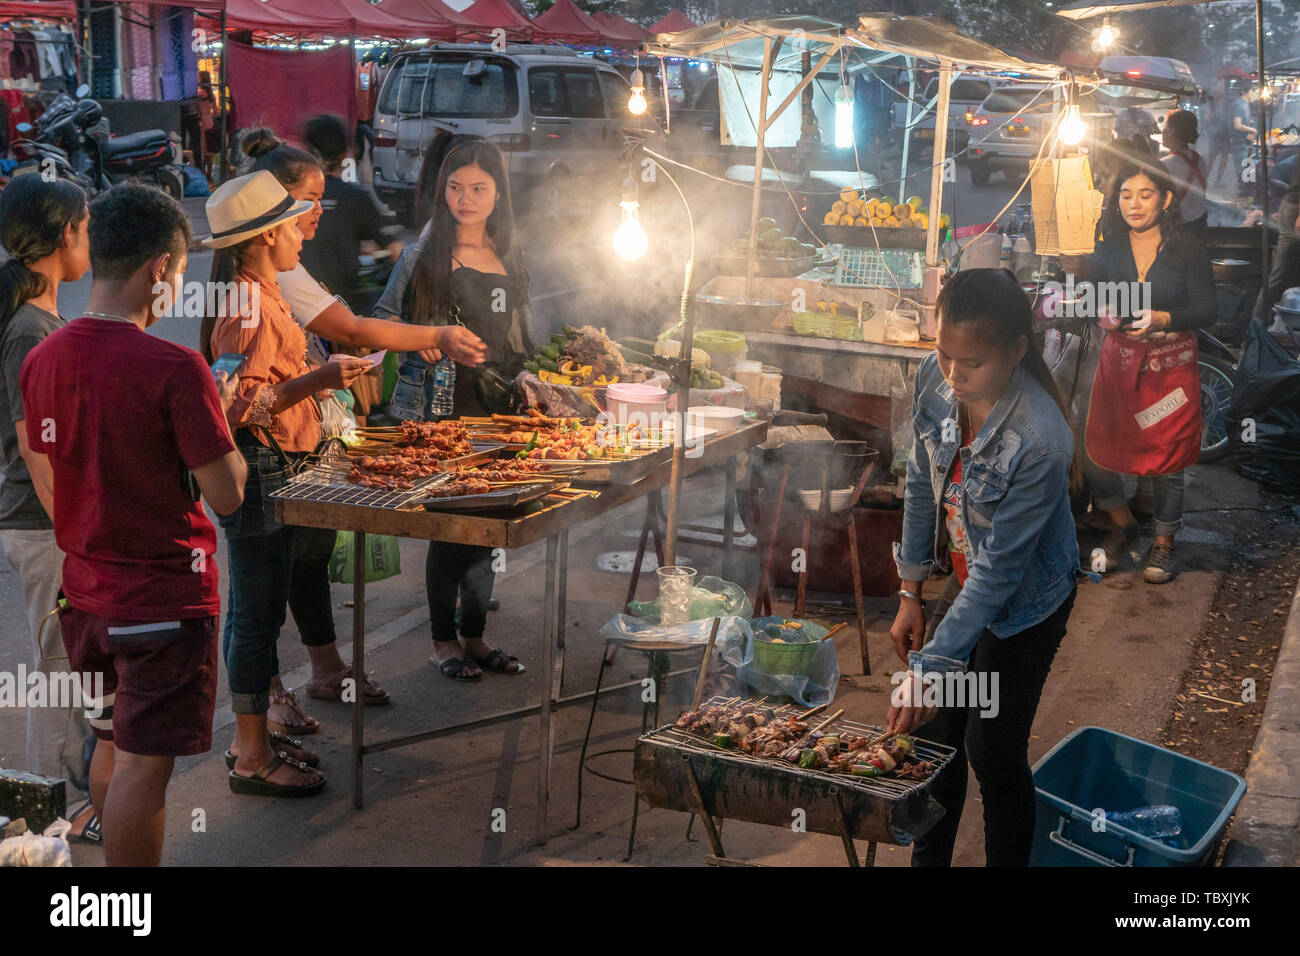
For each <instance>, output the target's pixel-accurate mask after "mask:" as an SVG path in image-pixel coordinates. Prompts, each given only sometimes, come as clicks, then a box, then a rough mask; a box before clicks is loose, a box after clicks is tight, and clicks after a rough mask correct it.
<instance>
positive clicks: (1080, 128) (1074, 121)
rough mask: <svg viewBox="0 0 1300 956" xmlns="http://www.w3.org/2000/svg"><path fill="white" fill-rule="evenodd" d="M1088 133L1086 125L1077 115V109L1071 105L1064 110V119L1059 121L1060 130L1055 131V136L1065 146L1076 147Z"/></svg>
mask: <svg viewBox="0 0 1300 956" xmlns="http://www.w3.org/2000/svg"><path fill="white" fill-rule="evenodd" d="M1087 133H1088V124H1087V123H1085V122H1084V121H1083V117H1082V116H1080V115H1079V107H1077V106H1075V105H1073V104H1071V105H1070V106H1068V107H1066V109H1065V119H1063V120H1061V128H1060V129H1059V130H1058V131H1057V134H1056V135H1057V136H1059V137H1060V139H1061V142H1062V143H1064V144H1065V145H1066V146H1078V145H1079V144H1080V143H1082V142H1083V137H1084V136H1086V135H1087Z"/></svg>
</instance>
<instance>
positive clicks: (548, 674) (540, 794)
mask: <svg viewBox="0 0 1300 956" xmlns="http://www.w3.org/2000/svg"><path fill="white" fill-rule="evenodd" d="M558 550H559V535H557V534H552V535H547V538H546V597H545V599H544V601H543V604H542V607H543V611H542V705H541V717H542V720H541V727H540V734H539V736H540V742H539V746H538V751H539V752H538V755H537V842H538V843H545V842H546V804H547V800H548V798H549V796H550V793H549V790H550V778H551V749H552V745H553V743H554V740H553V730H552V728H551V705H552V703H553V701H554V697H555V611H556V599H555V565H556V551H558Z"/></svg>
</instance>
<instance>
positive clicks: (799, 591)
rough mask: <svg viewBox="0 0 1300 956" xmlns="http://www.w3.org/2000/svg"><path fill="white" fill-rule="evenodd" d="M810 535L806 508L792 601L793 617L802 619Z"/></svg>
mask: <svg viewBox="0 0 1300 956" xmlns="http://www.w3.org/2000/svg"><path fill="white" fill-rule="evenodd" d="M811 533H812V512H810V511H809V510H808V509H807V508H805V509H804V512H803V537H801V538H800V539H799V550H800V552H801V553H802V554H803V561H802V564H801V567H802V568H803V570H802V571H800V572H799V579H798V582H797V584H796V587H795V599H794V616H795V617H803V615H804V599H805V598H806V597H807V594H808V541H809V538H810V537H811Z"/></svg>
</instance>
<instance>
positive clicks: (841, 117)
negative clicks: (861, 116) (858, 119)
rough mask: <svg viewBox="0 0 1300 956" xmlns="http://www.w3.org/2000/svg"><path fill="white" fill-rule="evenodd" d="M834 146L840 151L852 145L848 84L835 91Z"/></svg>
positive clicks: (851, 116) (850, 97)
mask: <svg viewBox="0 0 1300 956" xmlns="http://www.w3.org/2000/svg"><path fill="white" fill-rule="evenodd" d="M835 145H836V146H837V147H838V148H840V149H847V148H848V147H850V146H852V145H853V90H852V88H851V87H850V86H849V84H848V83H844V84H841V86H840V88H839V89H838V90H836V91H835Z"/></svg>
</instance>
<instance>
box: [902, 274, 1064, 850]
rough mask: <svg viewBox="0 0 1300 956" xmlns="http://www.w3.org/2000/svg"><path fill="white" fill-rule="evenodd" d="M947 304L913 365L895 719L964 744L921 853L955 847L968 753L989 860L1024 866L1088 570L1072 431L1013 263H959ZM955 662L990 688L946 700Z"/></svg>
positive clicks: (946, 776) (937, 787)
mask: <svg viewBox="0 0 1300 956" xmlns="http://www.w3.org/2000/svg"><path fill="white" fill-rule="evenodd" d="M937 309H938V315H939V327H938V343H937V348H936V350H935V354H934V355H932V356H929V357H927V358H926V359H925V361H923V362H922V363H921V366H920V368H918V369H917V373H916V383H915V387H914V392H913V398H912V428H913V439H914V442H913V445H912V453H911V456H910V458H909V459H908V463H907V478H906V482H905V492H904V510H903V535H902V538H903V540H902V542H901V543H900V544H898V545H895V554H894V557H895V561H896V562H897V564H898V576H899V578H900V579H901V580H902V582H903V587H902V590H901V591H900V592H899V594H900V601H899V608H898V616H897V618H896V619H895V620H894V625H893V627H892V628H891V629H890V636H891V637H892V638H893V641H894V648H895V650H896V651H897V653H898V656H899V657H900V658H902V659H903V660H904V661H906V662H907V665H908V672H907V677H906V678H905V679H904V680H903V682H902V684H901V686H899V687H897V688H896V689H895V691H894V694H893V696H892V698H891V705H892V706H891V707H890V709H889V714H888V717H887V723H888V729H889V730H890V731H891V732H895V733H907V732H909V731H911V730H912V729H913V728H915V727H918V726H920V725H921V724H926V727H925V731H924V733H925V736H926V738H927V739H930V740H934V741H938V742H939V743H945V744H948V745H950V746H953V747H955V748H957V755H956V757H955V758H954V759H953V761H952V763H951V764H950V765H949V766H948V767H946V768H944V770H943V771H942V772H941V774H940V775H939V777H938V778H936V779H935V781H934V783H933V784H932V789H931V793H932V794H933V795H934V798H935V799H936V800H938V801H939V803H940V804H941V805H942V806H943V808H944V810H945V814H944V816H943V818H942V819H941V820H940V821H939V823H938V824H937V825H936V826H935V827H934V828H933V829H932V830H930V831H929V832H928V833H926V834H925V835H924V836H923V837H922V838H921V839H920V840H918V841H917V844H916V848H915V849H914V850H913V853H912V865H913V866H947V865H949V864H950V863H951V862H952V851H953V845H954V842H955V840H956V837H957V826H958V824H959V823H960V821H961V812H962V807H963V805H964V803H965V799H966V778H967V760H968V759H969V761H970V765H971V767H973V768H974V770H975V777H976V779H977V780H978V781H979V784H980V793H981V795H982V796H983V801H984V849H985V856H986V858H987V861H988V865H990V866H1025V865H1027V864H1028V862H1029V851H1030V846H1031V844H1032V842H1033V832H1034V803H1035V797H1034V783H1033V778H1032V776H1031V774H1030V770H1029V731H1030V727H1031V726H1032V725H1033V721H1034V714H1035V713H1036V711H1037V709H1038V700H1039V696H1040V695H1041V693H1042V690H1043V685H1044V683H1045V682H1046V680H1047V675H1048V672H1049V671H1050V670H1051V666H1052V660H1053V658H1054V657H1055V656H1056V651H1057V649H1058V648H1059V647H1060V645H1061V641H1062V639H1063V638H1064V637H1065V631H1066V623H1067V622H1068V620H1069V617H1070V611H1071V609H1072V608H1073V606H1074V596H1075V577H1076V575H1077V574H1078V570H1079V546H1078V543H1077V542H1076V540H1075V527H1074V518H1073V516H1072V515H1071V513H1070V484H1071V477H1072V475H1077V465H1076V464H1075V462H1074V450H1075V443H1074V436H1073V433H1072V432H1071V430H1070V425H1069V423H1068V421H1067V413H1066V410H1065V406H1064V403H1063V402H1062V400H1061V397H1060V394H1059V393H1058V392H1057V389H1056V385H1055V383H1054V382H1053V381H1052V376H1051V373H1050V372H1049V371H1048V369H1047V366H1046V365H1045V364H1044V362H1043V358H1042V354H1041V351H1040V350H1039V349H1038V348H1037V345H1036V343H1035V341H1034V333H1033V315H1032V312H1031V311H1030V306H1029V300H1028V299H1027V298H1026V297H1025V294H1024V292H1022V291H1021V289H1020V285H1019V283H1018V282H1017V281H1016V279H1015V276H1013V275H1012V274H1011V273H1010V272H1008V271H1006V270H1002V269H970V270H964V271H962V272H958V273H957V274H956V275H955V276H953V277H952V278H951V279H950V280H949V281H948V283H947V285H945V286H944V287H943V290H942V291H941V292H940V294H939V299H938V304H937ZM949 565H950V566H951V569H952V576H951V577H950V578H949V579H948V585H947V588H946V590H945V591H944V593H943V597H942V598H941V599H940V601H939V606H938V607H937V608H936V611H935V614H934V617H933V618H932V620H931V622H930V629H929V630H928V631H927V627H926V620H925V602H924V600H923V599H922V587H923V585H924V583H925V580H926V579H927V578H928V577H929V576H930V572H931V570H932V569H934V568H935V567H936V566H938V567H941V568H942V567H946V566H949ZM954 673H955V674H963V673H965V675H966V678H965V683H964V686H965V687H972V686H975V687H978V688H980V689H981V690H987V691H989V692H990V693H991V699H981V700H978V701H971V700H969V698H968V697H965V696H964V695H963V697H962V698H960V699H957V700H954V699H949V697H948V695H947V694H945V693H944V690H945V689H947V688H951V687H953V686H954V683H953V682H952V681H951V676H952V675H953V674H954ZM972 674H973V675H974V676H975V677H976V681H975V682H974V683H972V682H971V681H970V679H969V678H970V676H971V675H972ZM936 700H937V702H938V704H939V706H938V708H937V709H935V708H933V707H931V706H929V705H930V704H931V703H933V702H935V701H936Z"/></svg>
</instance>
